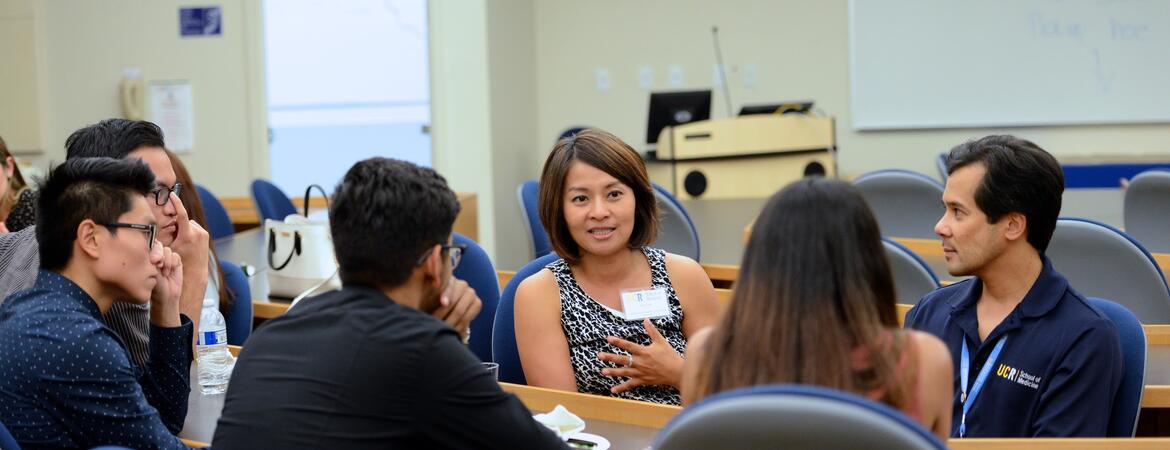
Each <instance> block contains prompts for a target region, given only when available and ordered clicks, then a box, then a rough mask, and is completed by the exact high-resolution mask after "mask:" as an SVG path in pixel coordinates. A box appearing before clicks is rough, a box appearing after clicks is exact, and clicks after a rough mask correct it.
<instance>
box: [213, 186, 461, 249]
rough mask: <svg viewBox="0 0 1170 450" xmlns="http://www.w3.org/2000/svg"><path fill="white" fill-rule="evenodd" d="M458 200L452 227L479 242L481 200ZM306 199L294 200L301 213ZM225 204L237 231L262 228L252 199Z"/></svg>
mask: <svg viewBox="0 0 1170 450" xmlns="http://www.w3.org/2000/svg"><path fill="white" fill-rule="evenodd" d="M455 196H456V198H458V199H459V207H460V209H459V215H458V216H456V217H455V224H454V226H453V227H452V228H453V229H454V230H455V232H456V233H459V234H462V235H464V236H467V237H468V238H471V240H473V241H477V242H478V241H479V200H478V198H477V197H476V195H475V193H474V192H457V193H456V194H455ZM304 201H305V200H304V197H294V198H293V199H292V203H293V205H295V206H296V207H297V210H298V211H299V210H300V208H301V205H303V204H304ZM219 202H220V203H222V204H223V207H224V209H226V210H227V213H228V218H230V219H231V221H232V225H234V226H235V227H236V231H237V232H240V231H245V230H250V229H253V228H257V227H259V226H260V216H259V215H258V214H257V213H256V206H255V205H254V204H253V203H252V198H251V197H223V198H220V199H219ZM324 208H325V199H324V198H322V197H311V198H309V209H310V210H316V209H324Z"/></svg>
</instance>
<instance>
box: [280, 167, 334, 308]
mask: <svg viewBox="0 0 1170 450" xmlns="http://www.w3.org/2000/svg"><path fill="white" fill-rule="evenodd" d="M313 188H317V190H319V191H321V193H322V194H324V193H325V190H324V189H322V188H321V186H318V185H315V184H314V185H311V186H309V187H308V189H305V203H304V215H303V216H302V215H298V214H289V215H288V217H285V218H284V220H283V221H280V220H273V219H266V220H265V221H264V241H265V242H264V244H265V248H267V249H268V294H269V296H270V297H283V298H291V299H294V302H295V301H296V300H300V299H301V298H303V297H305V296H307V295H311V294H314V293H321V292H325V291H330V290H334V289H340V288H341V281H340V280H339V279H338V277H337V270H338V266H337V258H336V257H335V256H334V255H333V237H332V236H331V235H330V234H329V223H328V222H327V221H325V222H322V221H314V220H309V194H310V193H311V192H312V190H313ZM326 209H328V196H326Z"/></svg>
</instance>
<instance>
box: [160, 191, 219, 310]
mask: <svg viewBox="0 0 1170 450" xmlns="http://www.w3.org/2000/svg"><path fill="white" fill-rule="evenodd" d="M170 201H172V202H175V211H176V212H177V213H178V217H177V219H176V221H175V240H174V242H171V245H170V249H171V250H172V251H174V252H175V253H176V254H178V255H179V256H180V257H182V259H183V285H182V286H183V287H182V293H181V295H180V297H179V312H181V313H183V314H185V315H186V316H187V317H188V318H190V319H191V322H192V324H193V325H194V327H195V329H196V330H198V329H199V317H200V315H201V313H202V311H203V296H204V295H205V294H206V293H207V278H208V258H210V257H211V256H210V251H211V250H210V249H211V247H210V239H211V238H210V236H209V235H208V233H207V230H204V229H203V227H202V226H200V225H199V224H198V223H197V222H195V221H194V220H191V219H190V217H189V216H188V215H187V208H186V207H185V206H183V201H182V200H179V196H178V195H175V194H174V193H171V200H170Z"/></svg>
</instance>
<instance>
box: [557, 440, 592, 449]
mask: <svg viewBox="0 0 1170 450" xmlns="http://www.w3.org/2000/svg"><path fill="white" fill-rule="evenodd" d="M565 443H567V444H569V448H584V449H593V448H597V444H596V443H593V442H589V441H583V440H580V439H573V438H569V440H567V441H565Z"/></svg>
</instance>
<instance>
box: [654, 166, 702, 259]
mask: <svg viewBox="0 0 1170 450" xmlns="http://www.w3.org/2000/svg"><path fill="white" fill-rule="evenodd" d="M654 197H655V198H657V199H658V238H657V239H656V240H655V241H654V243H653V244H651V246H653V247H657V248H660V249H663V250H666V251H668V252H670V253H674V254H676V255H683V256H686V257H688V258H691V259H693V260H695V261H698V260H699V253H700V247H699V230H698V229H696V228H695V222H694V221H693V220H691V215H690V214H689V213H687V210H686V208H684V207H683V205H682V202H680V201H679V200H678V198H676V197H675V196H674V194H671V193H670V191H668V190H666V188H664V187H662V186H659V185H657V184H654Z"/></svg>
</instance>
